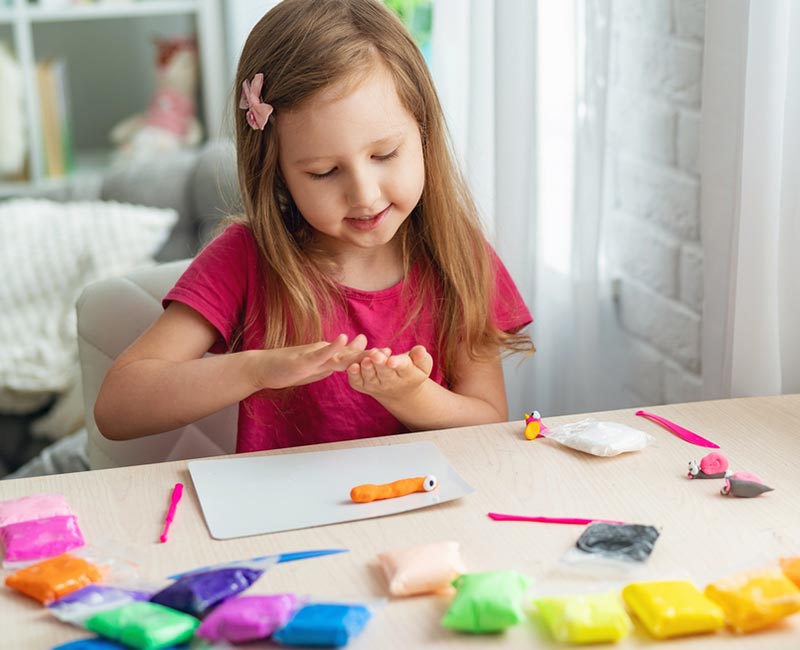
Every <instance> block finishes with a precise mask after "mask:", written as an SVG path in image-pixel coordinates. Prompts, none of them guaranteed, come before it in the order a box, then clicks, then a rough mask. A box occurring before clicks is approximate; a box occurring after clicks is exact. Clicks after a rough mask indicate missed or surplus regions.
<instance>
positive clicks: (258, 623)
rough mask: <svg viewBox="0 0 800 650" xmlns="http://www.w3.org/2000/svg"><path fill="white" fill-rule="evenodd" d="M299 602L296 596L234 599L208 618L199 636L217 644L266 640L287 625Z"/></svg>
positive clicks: (201, 626)
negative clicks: (221, 642) (219, 642)
mask: <svg viewBox="0 0 800 650" xmlns="http://www.w3.org/2000/svg"><path fill="white" fill-rule="evenodd" d="M297 602H298V600H297V596H295V595H294V594H271V595H269V596H239V597H238V598H230V599H229V600H226V601H225V602H224V603H222V604H221V605H220V606H219V607H217V608H216V609H214V611H212V612H211V613H210V614H209V615H208V616H206V618H205V619H204V620H203V622H202V623H201V625H200V627H199V628H197V635H198V636H201V637H203V638H204V639H207V640H209V641H213V642H217V641H229V642H231V643H246V642H247V641H256V640H258V639H266V638H267V637H268V636H270V635H271V634H272V633H273V632H274V631H275V630H277V629H278V628H281V627H283V626H284V625H286V623H287V621H288V620H289V619H290V618H291V617H292V614H293V613H294V610H295V609H296V608H297Z"/></svg>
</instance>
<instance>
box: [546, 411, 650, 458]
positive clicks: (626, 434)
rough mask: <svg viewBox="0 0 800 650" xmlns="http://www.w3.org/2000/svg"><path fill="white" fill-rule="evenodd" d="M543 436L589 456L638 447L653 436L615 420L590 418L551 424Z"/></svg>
mask: <svg viewBox="0 0 800 650" xmlns="http://www.w3.org/2000/svg"><path fill="white" fill-rule="evenodd" d="M546 439H547V440H554V441H555V442H557V443H559V444H561V445H564V446H565V447H570V448H571V449H577V450H578V451H582V452H585V453H587V454H592V455H593V456H617V455H619V454H624V453H626V452H629V451H639V450H641V449H644V448H645V447H646V446H647V445H649V444H650V443H651V442H652V441H653V440H654V438H653V436H651V435H650V434H649V433H646V432H644V431H640V430H639V429H634V428H633V427H629V426H627V425H625V424H620V423H618V422H598V421H597V420H595V419H594V418H585V419H583V420H580V421H579V422H572V423H570V424H562V425H559V426H557V427H551V428H550V429H548V431H547V435H546Z"/></svg>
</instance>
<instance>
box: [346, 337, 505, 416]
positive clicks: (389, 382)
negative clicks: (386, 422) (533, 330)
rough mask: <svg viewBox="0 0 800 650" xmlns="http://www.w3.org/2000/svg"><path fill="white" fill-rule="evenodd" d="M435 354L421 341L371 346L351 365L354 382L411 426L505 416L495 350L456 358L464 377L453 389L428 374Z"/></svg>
mask: <svg viewBox="0 0 800 650" xmlns="http://www.w3.org/2000/svg"><path fill="white" fill-rule="evenodd" d="M432 366H433V360H432V358H431V356H430V354H428V352H427V351H426V350H425V348H424V347H422V346H416V347H414V348H412V349H411V350H410V351H409V352H408V353H406V354H398V355H394V356H391V357H389V356H387V355H386V354H385V353H384V352H383V351H379V350H373V351H371V352H370V353H369V354H368V355H367V356H366V357H365V358H364V359H362V360H361V362H360V363H354V364H352V365H351V366H350V367H349V368H348V378H349V380H350V385H351V386H352V387H353V388H355V389H356V390H358V391H360V392H362V393H366V394H368V395H371V396H372V397H374V398H375V399H376V400H378V402H380V403H381V404H382V405H383V406H384V407H385V408H386V410H388V411H389V412H390V413H391V414H392V415H394V416H395V417H396V418H397V419H398V420H400V422H402V423H403V424H404V425H405V426H406V427H408V428H409V429H411V430H417V431H422V430H428V429H446V428H451V427H460V426H470V425H475V424H487V423H491V422H505V421H506V420H507V419H508V404H507V401H506V391H505V381H504V379H503V367H502V363H501V360H500V355H499V353H498V352H497V351H496V350H493V351H492V354H491V356H489V355H488V354H487V358H486V360H482V361H476V360H473V359H470V358H469V356H468V355H467V354H466V353H464V354H463V355H462V356H461V358H459V359H458V362H457V375H458V376H459V377H460V379H459V380H458V381H457V382H456V383H454V384H453V386H452V388H451V389H449V390H448V389H447V388H445V387H444V386H440V385H439V384H437V383H436V382H435V381H433V380H432V379H430V378H429V375H430V372H431V368H432Z"/></svg>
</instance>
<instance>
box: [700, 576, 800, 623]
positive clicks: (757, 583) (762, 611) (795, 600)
mask: <svg viewBox="0 0 800 650" xmlns="http://www.w3.org/2000/svg"><path fill="white" fill-rule="evenodd" d="M705 593H706V596H707V597H708V598H710V599H711V600H713V601H714V602H715V603H717V604H718V605H719V606H720V607H721V608H722V609H723V610H724V612H725V619H726V621H727V623H728V625H729V626H730V627H731V628H732V629H733V631H734V632H737V633H739V634H745V633H747V632H755V631H756V630H760V629H762V628H765V627H768V626H770V625H772V624H773V623H777V622H778V621H780V620H781V619H782V618H785V617H787V616H789V615H791V614H794V613H795V612H800V589H798V588H797V586H795V584H794V583H793V582H792V581H791V580H789V578H787V577H786V576H785V575H784V574H783V572H782V571H781V570H780V568H778V567H777V566H775V567H768V568H765V569H761V570H757V571H750V572H747V573H740V574H738V575H733V576H730V577H728V578H723V579H722V580H717V581H716V582H712V583H711V584H710V585H708V586H707V587H706V592H705Z"/></svg>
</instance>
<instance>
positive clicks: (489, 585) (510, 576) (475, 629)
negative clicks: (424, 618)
mask: <svg viewBox="0 0 800 650" xmlns="http://www.w3.org/2000/svg"><path fill="white" fill-rule="evenodd" d="M531 583H532V580H531V579H530V578H528V577H527V576H524V575H522V574H520V573H517V572H516V571H486V572H483V573H465V574H464V575H462V576H459V577H458V578H456V579H455V580H454V581H453V583H452V584H453V586H454V587H455V588H456V589H457V590H458V591H457V593H456V596H455V599H454V600H453V603H452V605H450V609H448V610H447V613H446V614H445V615H444V618H442V625H443V626H444V627H449V628H451V629H454V630H459V631H461V632H472V633H475V634H483V633H487V632H502V631H503V630H505V629H507V628H509V627H512V626H514V625H517V624H518V623H521V622H522V621H523V620H525V613H524V612H523V611H522V603H523V599H524V596H525V592H526V591H527V590H528V588H529V587H530V585H531Z"/></svg>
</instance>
